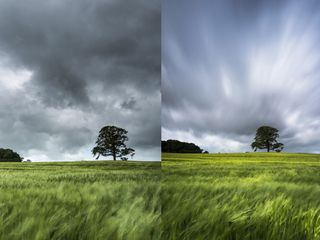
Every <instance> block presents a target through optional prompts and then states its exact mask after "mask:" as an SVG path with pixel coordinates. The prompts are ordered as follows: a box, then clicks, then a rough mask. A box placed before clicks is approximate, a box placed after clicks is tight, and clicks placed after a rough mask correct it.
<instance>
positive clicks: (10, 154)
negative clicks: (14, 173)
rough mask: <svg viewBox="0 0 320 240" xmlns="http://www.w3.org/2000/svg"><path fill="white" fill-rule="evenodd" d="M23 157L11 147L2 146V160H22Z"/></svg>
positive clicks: (0, 158)
mask: <svg viewBox="0 0 320 240" xmlns="http://www.w3.org/2000/svg"><path fill="white" fill-rule="evenodd" d="M21 161H22V157H20V155H19V154H18V153H16V152H14V151H13V150H11V149H4V148H0V162H21Z"/></svg>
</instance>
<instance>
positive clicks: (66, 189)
mask: <svg viewBox="0 0 320 240" xmlns="http://www.w3.org/2000/svg"><path fill="white" fill-rule="evenodd" d="M160 171H161V170H160V163H148V162H121V161H117V162H113V161H94V162H93V161H92V162H85V161H83V162H74V163H72V162H69V163H57V162H56V163H0V239H10V240H15V239H19V240H23V239H26V240H29V239H32V240H37V239H39V240H46V239H59V240H63V239H65V240H73V239H75V240H80V239H90V240H95V239H103V240H105V239H114V240H117V239H133V240H135V239H137V240H140V239H159V238H160V228H159V225H160V217H161V216H160V213H161V209H160V207H161V205H160V198H159V194H160V176H161V175H160Z"/></svg>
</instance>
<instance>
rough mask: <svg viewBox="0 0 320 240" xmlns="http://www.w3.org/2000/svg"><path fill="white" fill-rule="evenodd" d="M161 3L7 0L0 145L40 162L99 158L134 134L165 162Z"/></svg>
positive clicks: (143, 152) (1, 42) (140, 150)
mask: <svg viewBox="0 0 320 240" xmlns="http://www.w3.org/2000/svg"><path fill="white" fill-rule="evenodd" d="M160 10H161V9H160V1H158V0H135V1H127V0H77V1H75V0H46V1H43V0H28V1H21V0H0V147H1V148H11V149H13V150H15V151H17V152H18V153H19V154H20V155H22V156H23V157H25V158H30V159H31V160H33V161H49V160H81V159H92V155H91V153H90V151H91V149H92V147H93V146H94V142H95V140H96V137H97V135H98V131H99V130H100V129H101V128H102V127H103V126H106V125H116V126H119V127H122V128H125V129H127V130H128V131H129V139H130V140H129V143H128V146H130V147H133V148H135V149H136V156H135V159H141V160H159V159H160V132H161V129H160V103H161V102H160V101H161V100H160V99H161V98H160V97H161V96H160V69H161V59H160V56H161V52H160V47H161V42H160V38H161V37H160V30H161V27H160V23H161V21H160V15H161V14H160Z"/></svg>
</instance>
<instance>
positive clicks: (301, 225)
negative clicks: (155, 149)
mask: <svg viewBox="0 0 320 240" xmlns="http://www.w3.org/2000/svg"><path fill="white" fill-rule="evenodd" d="M161 204H162V224H161V226H162V239H190V240H194V239H197V240H201V239H203V240H204V239H206V240H207V239H214V240H218V239H228V240H229V239H230V240H231V239H232V240H233V239H234V240H235V239H238V240H244V239H252V240H262V239H275V240H281V239H286V240H287V239H290V240H292V239H297V240H301V239H308V240H309V239H320V155H316V154H292V153H291V154H290V153H243V154H163V157H162V194H161Z"/></svg>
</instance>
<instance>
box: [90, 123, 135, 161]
mask: <svg viewBox="0 0 320 240" xmlns="http://www.w3.org/2000/svg"><path fill="white" fill-rule="evenodd" d="M127 133H128V131H127V130H125V129H123V128H119V127H116V126H105V127H103V128H102V129H101V130H100V132H99V136H98V138H97V141H96V146H95V147H94V148H93V149H92V154H93V156H97V158H96V159H99V157H100V155H101V156H104V157H106V156H112V157H113V160H116V159H117V157H120V158H121V160H127V159H128V158H127V157H126V156H127V155H130V156H131V157H133V156H134V154H135V150H134V149H133V148H128V147H127V146H126V143H125V142H126V141H128V140H129V139H128V137H127Z"/></svg>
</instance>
